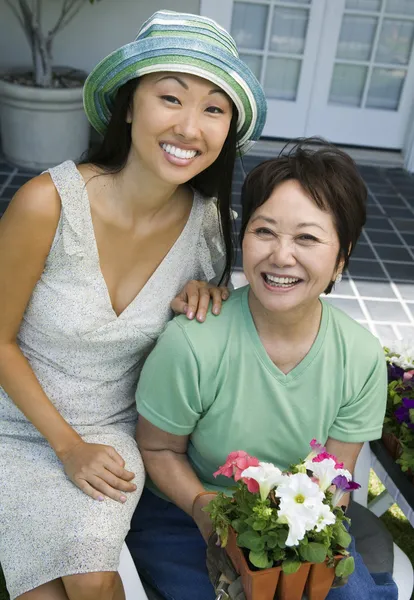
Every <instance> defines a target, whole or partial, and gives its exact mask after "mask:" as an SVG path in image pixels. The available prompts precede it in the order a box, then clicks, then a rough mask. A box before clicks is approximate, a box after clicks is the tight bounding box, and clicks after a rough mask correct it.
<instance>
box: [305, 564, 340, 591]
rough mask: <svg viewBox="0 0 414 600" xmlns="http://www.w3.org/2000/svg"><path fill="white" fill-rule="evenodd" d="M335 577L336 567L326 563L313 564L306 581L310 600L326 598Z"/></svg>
mask: <svg viewBox="0 0 414 600" xmlns="http://www.w3.org/2000/svg"><path fill="white" fill-rule="evenodd" d="M334 577H335V567H328V566H327V565H326V563H317V564H312V565H311V568H310V571H309V577H308V580H307V582H306V594H307V596H308V600H325V598H326V596H327V595H328V594H329V590H330V589H331V586H332V583H333V580H334Z"/></svg>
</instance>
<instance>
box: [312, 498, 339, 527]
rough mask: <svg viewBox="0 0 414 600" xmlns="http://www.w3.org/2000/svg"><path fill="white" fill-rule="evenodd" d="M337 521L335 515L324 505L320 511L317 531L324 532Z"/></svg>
mask: <svg viewBox="0 0 414 600" xmlns="http://www.w3.org/2000/svg"><path fill="white" fill-rule="evenodd" d="M335 521H336V518H335V515H334V514H333V512H332V511H331V509H330V507H329V506H328V505H327V504H322V505H321V507H320V511H319V516H318V521H317V523H316V527H315V529H316V531H322V529H324V528H325V527H326V526H327V525H333V524H334V523H335Z"/></svg>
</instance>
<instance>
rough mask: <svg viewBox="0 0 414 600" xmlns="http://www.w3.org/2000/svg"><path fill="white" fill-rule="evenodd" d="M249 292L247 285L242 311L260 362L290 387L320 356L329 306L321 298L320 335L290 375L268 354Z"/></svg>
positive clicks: (317, 335) (318, 334)
mask: <svg viewBox="0 0 414 600" xmlns="http://www.w3.org/2000/svg"><path fill="white" fill-rule="evenodd" d="M249 290H250V286H249V285H247V286H246V287H245V288H244V290H243V294H242V298H241V302H242V310H243V314H244V320H245V323H246V327H247V329H248V332H249V334H250V338H251V340H252V342H253V346H254V349H255V351H256V353H257V354H258V356H259V358H260V360H261V361H262V363H263V364H264V366H265V367H266V368H267V370H268V371H269V372H270V373H271V374H272V375H273V377H275V379H277V380H278V381H279V382H280V383H281V384H282V385H288V384H289V383H290V382H291V381H293V380H295V379H297V378H298V377H300V376H301V375H302V374H303V373H304V371H305V370H306V369H307V367H308V366H309V365H310V364H311V363H312V362H313V360H314V359H315V357H316V356H317V355H318V353H319V351H320V349H321V347H322V344H323V341H324V339H325V334H326V330H327V327H328V320H329V310H328V306H327V305H326V303H325V302H324V301H323V300H322V299H321V298H320V299H319V301H320V303H321V305H322V314H321V320H320V323H319V329H318V333H317V334H316V338H315V340H314V342H313V344H312V346H311V347H310V348H309V351H308V353H307V354H306V355H305V356H304V357H303V358H302V360H301V361H300V362H299V363H298V364H297V365H296V366H295V367H294V368H293V369H291V370H290V371H289V373H283V371H282V370H281V369H279V367H277V366H276V365H275V363H274V362H273V361H272V359H271V358H270V356H269V355H268V353H267V352H266V349H265V347H264V346H263V343H262V341H261V339H260V336H259V333H258V331H257V329H256V325H255V323H254V320H253V315H252V313H251V311H250V307H249Z"/></svg>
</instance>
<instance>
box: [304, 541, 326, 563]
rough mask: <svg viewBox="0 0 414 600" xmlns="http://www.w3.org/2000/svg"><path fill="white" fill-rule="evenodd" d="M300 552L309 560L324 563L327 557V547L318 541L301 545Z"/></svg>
mask: <svg viewBox="0 0 414 600" xmlns="http://www.w3.org/2000/svg"><path fill="white" fill-rule="evenodd" d="M299 554H300V556H301V557H302V558H303V560H306V561H307V562H312V563H322V562H323V561H324V560H325V558H326V547H325V546H324V545H323V544H318V543H317V542H309V544H308V545H307V546H303V547H299Z"/></svg>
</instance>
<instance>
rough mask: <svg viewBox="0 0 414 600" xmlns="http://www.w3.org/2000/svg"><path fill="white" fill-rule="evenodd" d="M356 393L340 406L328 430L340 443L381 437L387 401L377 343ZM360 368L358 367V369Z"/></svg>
mask: <svg viewBox="0 0 414 600" xmlns="http://www.w3.org/2000/svg"><path fill="white" fill-rule="evenodd" d="M376 348H377V352H375V351H374V353H373V361H372V364H371V368H368V370H365V373H366V378H365V380H364V381H363V385H362V387H361V390H360V392H359V393H358V394H357V395H356V397H355V398H354V399H352V400H350V401H349V402H348V403H347V404H345V405H343V406H341V408H340V410H339V413H338V415H337V418H336V420H335V422H334V424H333V425H332V427H331V429H330V431H329V437H331V438H333V439H335V440H338V441H340V442H350V443H352V442H355V443H357V442H369V441H372V440H376V439H378V438H380V437H381V434H382V425H383V422H384V415H385V408H386V402H387V366H386V362H385V358H384V352H383V350H382V348H381V346H380V344H379V343H378V344H377V345H376ZM359 369H360V370H362V369H361V366H359Z"/></svg>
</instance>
